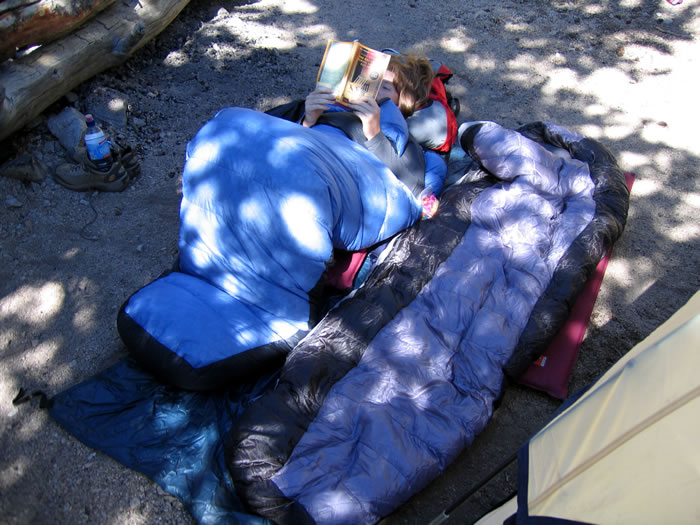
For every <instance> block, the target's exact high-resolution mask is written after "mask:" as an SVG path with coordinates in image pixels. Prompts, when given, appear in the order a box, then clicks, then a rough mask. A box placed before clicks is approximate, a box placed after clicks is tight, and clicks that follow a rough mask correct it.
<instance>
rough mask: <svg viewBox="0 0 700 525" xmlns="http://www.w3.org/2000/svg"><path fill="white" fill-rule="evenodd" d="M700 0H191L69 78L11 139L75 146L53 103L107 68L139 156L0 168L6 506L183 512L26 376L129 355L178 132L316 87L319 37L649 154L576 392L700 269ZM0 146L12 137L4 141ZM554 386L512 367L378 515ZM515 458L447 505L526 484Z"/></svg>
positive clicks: (531, 410) (174, 198)
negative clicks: (36, 168) (98, 170)
mask: <svg viewBox="0 0 700 525" xmlns="http://www.w3.org/2000/svg"><path fill="white" fill-rule="evenodd" d="M699 34H700V7H699V6H698V4H697V2H694V1H692V0H686V2H684V3H682V4H681V5H677V6H672V5H670V4H669V3H667V2H666V1H664V0H624V1H621V2H612V1H593V0H557V1H544V0H536V1H524V0H503V1H499V2H491V1H489V0H473V1H470V2H463V1H456V0H443V1H440V2H436V1H431V0H402V1H390V0H385V1H381V2H368V1H366V0H345V1H343V2H331V1H322V0H263V1H260V2H240V1H238V2H236V1H228V0H221V1H219V2H214V1H210V0H197V1H193V2H191V3H190V5H188V6H187V7H186V8H185V10H184V11H183V12H182V13H181V14H180V15H179V16H178V17H177V18H176V19H175V21H174V22H173V23H172V24H171V25H170V26H169V27H168V28H167V29H166V30H165V31H164V32H163V33H161V35H160V36H158V37H157V38H156V39H155V40H154V41H152V42H151V43H150V44H148V45H147V46H145V47H144V48H143V49H142V50H140V51H139V52H138V53H136V55H135V56H133V57H132V58H131V59H130V60H129V61H128V62H126V63H125V64H124V65H122V66H120V67H118V68H114V69H111V70H108V71H105V72H104V73H102V74H100V75H99V76H97V77H95V78H94V79H92V80H91V81H89V82H86V83H85V84H83V85H81V86H80V87H78V88H76V89H75V90H74V92H73V95H72V96H71V97H69V98H64V99H62V100H61V101H60V102H59V103H56V104H54V105H53V106H52V107H51V108H49V110H47V111H46V112H45V113H44V114H43V115H42V116H41V117H40V118H38V119H36V120H35V121H34V122H33V123H32V124H31V125H29V126H27V128H25V129H24V130H22V131H21V132H19V133H17V134H15V136H14V137H13V139H12V141H8V142H7V143H6V144H3V146H2V148H7V147H8V146H12V148H14V150H13V151H17V152H19V153H21V152H23V151H32V152H34V153H35V154H38V155H39V156H40V157H41V161H42V162H43V163H44V165H45V166H46V167H47V169H48V170H50V169H52V168H54V167H55V166H56V165H57V164H58V163H60V162H62V161H63V160H62V158H61V155H62V151H61V146H60V145H59V144H58V143H57V141H56V140H55V138H54V137H53V136H52V135H51V134H50V132H49V131H48V128H47V117H48V116H49V115H50V114H51V113H53V112H57V111H59V110H60V109H62V107H63V106H65V105H67V104H75V105H77V107H78V108H79V109H81V110H84V106H83V104H84V101H85V100H86V99H87V97H88V96H89V95H90V94H91V93H94V92H95V91H96V90H98V89H100V88H111V89H114V90H116V91H117V92H118V93H120V94H121V95H122V96H124V97H126V99H127V100H128V104H129V106H128V107H129V110H128V124H127V126H126V127H123V128H112V129H111V130H110V131H112V133H113V134H115V135H119V136H120V137H121V138H123V139H125V140H127V141H128V142H130V143H131V144H134V145H136V146H137V149H138V152H139V156H140V159H141V162H142V170H143V174H142V176H141V177H140V178H139V179H138V180H137V181H136V182H135V183H134V184H133V186H132V187H130V188H129V189H127V190H126V191H124V192H122V193H92V192H89V193H74V192H71V191H68V190H66V189H64V188H62V187H61V186H58V185H57V184H55V183H54V182H53V181H52V180H51V178H50V177H48V178H46V180H44V181H43V182H41V183H38V184H23V183H21V182H20V181H18V180H15V179H10V178H6V177H0V195H2V202H0V243H1V245H2V251H1V253H0V321H1V327H0V450H2V453H1V455H0V516H2V518H0V521H2V522H4V523H11V524H20V523H35V524H44V523H46V524H48V523H51V524H55V523H66V524H67V523H70V524H79V523H112V524H121V523H129V524H141V523H143V524H150V523H188V522H191V518H190V517H189V515H188V514H187V513H186V511H184V510H183V507H182V506H181V505H180V503H179V502H178V501H177V500H176V499H175V498H174V497H172V496H169V495H167V494H166V493H164V492H163V491H162V490H161V489H160V488H158V487H157V486H156V485H155V484H154V483H152V482H151V481H149V480H148V479H146V478H145V477H143V476H141V475H139V474H136V473H134V472H132V471H130V470H128V469H126V468H124V467H122V466H121V465H120V464H118V463H116V462H114V461H113V460H111V459H109V458H108V457H106V456H104V455H102V454H97V453H95V452H94V451H93V450H91V449H89V448H87V447H85V446H83V445H82V444H80V443H79V442H77V440H75V439H74V438H72V437H71V436H70V435H69V434H67V433H66V432H64V431H63V430H61V429H60V428H59V427H58V426H57V425H56V424H55V423H54V422H53V421H52V420H51V419H50V418H49V417H48V415H47V414H46V413H45V411H42V410H39V409H37V408H36V406H35V403H29V404H24V405H20V406H13V404H12V399H13V398H14V397H15V395H16V394H17V392H18V390H19V389H20V387H24V388H25V389H27V390H29V391H34V390H42V391H44V392H46V393H48V394H49V395H53V394H56V393H58V392H60V391H62V390H64V389H66V388H68V387H70V386H71V385H74V384H76V383H78V382H80V381H82V380H84V379H86V378H88V377H90V376H91V375H93V374H95V373H96V372H99V371H101V370H103V369H104V368H105V367H107V366H108V365H110V364H111V363H114V362H115V361H117V360H118V359H119V358H121V357H122V356H124V355H125V352H124V349H123V347H122V345H121V342H120V340H119V336H118V334H117V331H116V328H115V320H116V314H117V310H118V308H119V307H120V305H121V303H122V302H123V301H124V300H125V299H126V298H127V296H128V295H129V294H131V293H132V292H134V291H135V290H137V289H138V288H140V287H142V286H143V285H145V284H146V283H148V282H150V281H151V280H152V279H154V278H155V277H156V276H157V275H158V274H159V273H160V272H161V271H163V270H164V269H166V268H168V267H170V265H171V264H172V262H173V260H174V258H175V256H176V253H177V249H176V241H177V232H178V202H179V192H180V173H181V169H182V165H183V158H184V150H185V145H186V143H187V141H188V139H189V138H190V137H192V136H193V134H194V133H195V132H196V130H197V129H198V128H199V127H200V126H201V125H202V124H203V123H204V122H205V121H206V120H208V119H209V118H210V117H211V116H212V115H213V114H214V112H215V111H216V110H217V109H219V108H221V107H225V106H229V105H237V106H247V107H254V108H258V109H267V108H269V107H271V106H273V105H276V104H278V103H281V102H286V101H289V100H291V99H292V98H300V97H303V96H304V95H305V94H306V93H307V92H308V91H310V90H311V89H312V87H313V81H314V76H315V72H316V69H317V67H318V63H319V60H320V58H321V55H322V52H323V47H324V45H325V42H326V39H328V38H331V37H333V38H340V39H354V38H359V39H360V40H362V41H363V42H364V43H366V44H368V45H370V46H373V47H387V46H390V47H394V48H397V49H400V50H404V51H416V52H420V53H424V54H426V55H428V56H431V57H434V58H436V59H438V60H440V61H442V62H444V63H445V64H447V65H448V66H449V67H450V68H451V69H452V70H453V71H454V73H455V76H454V78H453V79H452V80H451V82H450V87H451V91H452V92H453V93H454V94H455V95H456V96H457V97H459V98H460V100H461V103H462V112H461V114H460V116H459V120H460V121H465V120H494V121H497V122H499V123H502V124H504V125H506V126H510V127H517V126H518V125H520V124H524V123H526V122H530V121H535V120H549V121H553V122H556V123H558V124H561V125H563V126H566V127H569V128H572V129H574V130H576V131H579V132H582V133H584V134H586V135H589V136H591V137H593V138H596V139H599V140H601V141H602V142H604V143H605V144H606V145H608V146H609V147H610V148H611V149H612V151H613V152H614V153H615V154H616V156H617V158H618V160H619V162H620V164H621V166H622V167H623V168H624V169H625V170H627V171H631V172H634V173H635V174H636V177H637V179H636V182H635V184H634V188H633V192H632V196H631V201H630V212H629V218H628V224H627V227H626V230H625V232H624V234H623V235H622V237H621V239H620V240H619V242H618V243H617V244H616V246H615V249H614V253H613V257H612V260H611V262H610V265H609V266H608V270H607V273H606V276H605V280H604V282H603V285H602V289H601V292H600V295H599V297H598V301H597V303H596V306H595V310H594V312H593V316H592V319H591V322H590V326H589V329H588V332H587V334H586V338H585V340H584V342H583V346H582V349H581V354H580V357H579V359H578V361H577V364H576V367H575V370H574V373H573V376H572V379H571V383H570V391H572V392H573V391H576V390H578V389H579V388H581V387H583V386H585V385H587V384H588V383H590V382H591V381H592V380H594V379H595V378H596V377H597V376H599V375H600V374H601V373H602V372H603V371H605V370H606V369H607V368H608V367H609V366H610V365H611V364H612V363H614V362H615V361H616V360H617V359H618V358H619V357H620V356H621V355H623V354H624V353H625V352H626V351H627V350H629V349H630V348H631V347H632V346H633V345H634V344H635V343H637V342H638V341H640V340H641V339H642V338H644V337H645V336H646V335H647V334H649V333H650V332H651V331H652V330H653V329H654V328H656V327H657V326H658V325H659V324H661V323H662V322H663V321H664V320H665V319H666V318H667V317H668V316H669V315H670V314H671V313H672V312H674V311H675V310H676V309H677V308H679V307H680V306H681V305H683V304H684V303H685V302H686V301H687V299H688V298H689V297H690V296H691V295H692V294H693V293H694V292H695V291H696V290H697V289H698V288H699V285H700V255H699V254H700V242H699V239H700V221H698V217H699V216H700V183H699V180H700V179H698V176H697V170H698V166H699V163H698V161H699V160H700V142H699V141H698V139H697V125H698V122H699V121H700V113H699V110H698V108H699V105H698V102H697V94H696V92H697V87H696V86H697V78H698V77H697V75H698V73H697V72H698V71H699V70H700V46H699V45H698V42H697V38H698V36H699ZM6 151H7V150H6ZM558 404H559V403H558V401H556V400H554V399H551V398H549V397H547V396H546V395H544V394H541V393H538V392H535V391H532V390H528V389H525V388H522V387H515V386H513V387H509V388H508V389H507V390H506V394H505V397H504V400H503V402H502V404H501V406H500V408H499V409H498V410H497V411H496V413H495V416H494V418H493V420H492V422H491V423H490V424H489V426H488V427H487V429H486V431H485V432H484V433H483V434H482V435H480V436H479V437H478V438H477V440H476V442H475V443H474V445H473V446H471V447H469V448H468V449H467V450H466V451H465V452H464V454H463V455H462V456H460V457H459V458H458V459H457V460H456V461H455V462H454V464H452V465H451V466H450V467H449V468H448V469H447V471H446V472H445V473H444V475H443V476H441V477H440V478H439V479H437V480H436V481H435V482H434V483H432V484H431V485H429V486H428V487H427V488H425V489H424V490H423V491H422V492H421V493H419V494H417V495H416V496H415V497H413V498H412V499H410V500H409V501H408V502H407V503H406V504H405V505H404V506H403V507H402V508H400V509H399V510H398V511H397V512H396V513H395V514H394V515H392V516H391V517H389V518H388V519H387V520H386V523H392V524H393V523H396V524H398V523H402V524H414V523H415V524H418V523H426V522H429V521H430V520H431V519H432V518H434V517H435V516H436V515H438V514H439V513H440V512H442V511H443V510H444V509H445V508H446V507H448V506H449V505H451V504H452V503H454V502H455V501H457V500H459V499H460V497H461V496H462V495H464V494H466V493H467V492H468V491H469V490H470V489H471V488H472V487H473V486H474V485H475V484H476V483H477V482H478V481H479V480H480V479H482V478H483V477H484V476H485V475H486V474H487V473H488V472H490V471H491V470H492V469H493V468H494V467H495V466H497V465H499V464H500V463H501V462H502V461H503V460H504V459H506V458H507V457H509V456H510V455H511V454H512V453H513V452H514V451H515V450H516V449H517V447H518V445H519V444H520V443H521V442H522V441H523V440H525V439H526V438H527V437H528V436H529V435H530V434H531V433H532V432H533V431H535V430H536V429H537V428H538V427H539V426H540V425H542V424H543V423H544V422H545V421H546V420H547V419H548V417H549V416H550V415H551V413H552V412H553V410H555V409H556V407H557V406H558ZM514 476H515V470H514V465H511V467H510V468H508V469H506V470H505V471H504V473H502V474H500V475H499V476H497V477H496V478H494V480H493V482H492V483H491V484H490V485H489V486H488V487H487V488H486V489H485V490H482V491H480V492H478V493H476V494H475V495H474V496H472V497H470V498H468V499H467V501H466V502H465V504H464V505H462V506H461V507H459V508H458V509H457V510H456V511H455V512H454V513H453V515H452V517H451V518H450V520H449V523H465V522H472V521H473V520H474V519H475V518H476V517H478V516H479V515H480V514H481V513H483V512H484V511H486V510H488V509H489V508H491V507H492V506H493V505H494V504H495V503H496V502H497V501H498V500H499V499H501V498H504V497H505V496H506V495H507V494H508V493H509V492H510V491H511V490H512V489H513V488H514Z"/></svg>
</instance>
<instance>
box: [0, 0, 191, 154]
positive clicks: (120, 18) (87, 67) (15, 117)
mask: <svg viewBox="0 0 700 525" xmlns="http://www.w3.org/2000/svg"><path fill="white" fill-rule="evenodd" d="M188 3H189V0H141V1H140V2H138V3H136V5H126V4H124V3H122V2H117V3H116V4H114V5H113V6H111V7H109V8H107V9H105V10H104V11H102V12H101V13H100V14H98V15H97V16H96V17H94V18H93V19H92V20H90V21H89V22H87V23H86V24H85V25H84V26H82V27H81V28H79V29H78V30H76V31H75V32H73V33H71V34H70V35H68V36H65V37H64V38H61V39H59V40H56V41H55V42H52V43H51V44H47V45H45V46H42V47H40V48H39V49H37V50H35V51H33V52H31V53H29V54H27V55H26V56H23V57H21V58H19V59H16V60H7V61H5V62H4V63H2V64H0V86H2V89H1V90H0V97H2V99H1V100H0V140H3V139H5V138H7V137H8V136H9V135H11V134H12V133H14V132H15V131H17V130H18V129H20V128H21V127H22V126H24V125H25V124H27V123H28V122H30V121H31V120H32V119H33V118H35V117H36V116H38V115H39V114H40V113H41V112H42V111H44V110H45V109H46V108H47V107H48V106H50V105H51V104H52V103H54V102H55V101H57V100H58V99H59V98H61V97H62V96H63V95H65V94H66V93H67V92H69V91H70V90H71V89H73V88H75V87H76V86H78V85H79V84H81V83H82V82H84V81H86V80H88V79H90V78H92V77H93V76H95V75H96V74H98V73H100V72H102V71H104V70H106V69H108V68H110V67H114V66H116V65H119V64H121V63H123V62H124V61H126V59H127V58H129V56H131V55H132V54H133V53H134V52H135V51H137V50H138V49H139V48H141V47H142V46H143V45H145V44H146V43H148V42H149V41H150V40H151V39H153V38H154V37H155V36H156V35H158V34H159V33H160V32H161V31H162V30H163V29H165V28H166V27H167V26H168V25H169V24H170V22H172V21H173V19H174V18H175V17H176V16H177V15H178V14H179V13H180V11H182V9H183V8H184V7H185V6H186V5H187V4H188Z"/></svg>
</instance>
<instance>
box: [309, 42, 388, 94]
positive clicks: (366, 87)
mask: <svg viewBox="0 0 700 525" xmlns="http://www.w3.org/2000/svg"><path fill="white" fill-rule="evenodd" d="M390 59H391V55H388V54H386V53H382V52H381V51H377V50H375V49H372V48H369V47H367V46H365V45H362V44H360V43H359V42H341V41H338V40H329V41H328V44H327V45H326V51H325V53H324V54H323V60H322V61H321V67H320V68H319V70H318V77H317V79H316V84H317V85H318V86H324V87H327V88H330V89H332V90H333V93H334V94H335V98H336V100H337V101H338V102H339V103H341V104H347V103H348V102H349V101H350V100H352V99H355V98H361V97H371V98H375V99H376V98H377V93H378V92H379V88H380V86H381V85H382V81H383V80H384V73H385V72H386V69H387V67H388V66H389V60H390Z"/></svg>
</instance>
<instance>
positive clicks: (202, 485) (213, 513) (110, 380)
mask: <svg viewBox="0 0 700 525" xmlns="http://www.w3.org/2000/svg"><path fill="white" fill-rule="evenodd" d="M275 380H276V375H266V376H264V377H262V378H259V379H256V380H252V381H251V382H250V383H248V384H243V385H239V386H238V388H236V389H235V390H230V391H228V392H222V393H206V394H204V393H196V392H186V391H182V390H178V389H175V388H170V387H166V386H164V385H162V384H160V383H158V382H157V381H155V380H154V379H153V377H152V376H151V375H149V374H147V373H145V372H143V371H141V370H140V369H139V368H138V366H137V365H136V364H135V363H134V362H133V361H132V360H131V359H128V358H127V359H124V360H122V361H120V362H118V363H117V364H116V365H114V366H112V367H110V368H108V369H106V370H104V371H103V372H101V373H100V374H98V375H96V376H93V377H91V378H90V379H88V380H86V381H84V382H82V383H79V384H77V385H75V386H73V387H72V388H70V389H68V390H66V391H64V392H61V393H60V394H58V395H56V396H55V397H53V398H52V400H51V402H52V404H51V406H50V408H49V413H50V414H51V416H52V417H53V418H54V419H55V420H56V421H57V422H58V423H59V424H60V425H61V426H62V427H63V428H65V429H66V430H67V431H68V432H70V433H72V434H73V435H74V436H75V437H76V438H78V439H79V440H80V441H81V442H82V443H84V444H86V445H88V446H90V447H93V448H95V449H97V450H99V451H102V452H104V453H105V454H107V455H108V456H110V457H112V458H113V459H115V460H116V461H119V462H120V463H122V464H123V465H125V466H126V467H128V468H131V469H133V470H135V471H137V472H140V473H142V474H144V475H146V476H148V477H149V478H150V479H152V480H153V481H155V482H156V483H157V484H158V485H160V486H161V487H162V488H163V490H165V491H166V492H168V493H169V494H172V495H173V496H175V497H177V498H178V499H179V500H180V501H181V502H182V503H183V505H184V506H185V508H186V509H187V510H188V511H189V512H190V514H192V516H193V517H194V518H195V520H196V521H197V522H198V523H200V524H202V525H234V524H246V525H270V522H269V521H268V520H265V519H263V518H260V517H259V516H253V515H250V514H248V513H247V512H246V511H245V508H244V506H243V504H242V503H241V501H240V500H239V498H238V496H237V495H236V491H235V488H234V486H233V481H232V480H231V477H230V474H229V473H228V471H227V469H226V466H225V462H224V456H223V445H222V440H223V437H224V436H225V435H226V433H227V432H228V430H229V428H230V427H231V425H232V424H233V422H234V421H235V420H237V419H238V417H240V415H241V414H242V412H243V410H244V409H245V408H246V407H247V406H248V404H250V403H251V402H252V401H253V400H254V399H256V398H257V397H258V396H259V395H260V394H261V393H262V392H263V391H264V390H265V389H266V388H268V387H269V386H270V385H271V384H273V383H274V381H275Z"/></svg>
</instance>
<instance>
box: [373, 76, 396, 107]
mask: <svg viewBox="0 0 700 525" xmlns="http://www.w3.org/2000/svg"><path fill="white" fill-rule="evenodd" d="M383 98H390V99H391V101H392V102H393V103H394V104H396V105H397V106H398V104H399V93H398V92H397V91H396V88H395V87H394V72H393V71H389V70H387V71H386V73H384V81H383V82H382V85H381V87H380V88H379V93H377V100H381V99H383Z"/></svg>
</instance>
